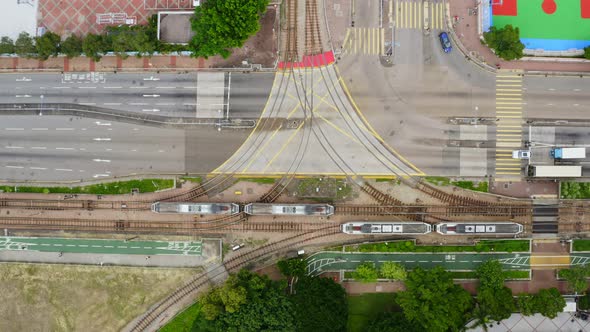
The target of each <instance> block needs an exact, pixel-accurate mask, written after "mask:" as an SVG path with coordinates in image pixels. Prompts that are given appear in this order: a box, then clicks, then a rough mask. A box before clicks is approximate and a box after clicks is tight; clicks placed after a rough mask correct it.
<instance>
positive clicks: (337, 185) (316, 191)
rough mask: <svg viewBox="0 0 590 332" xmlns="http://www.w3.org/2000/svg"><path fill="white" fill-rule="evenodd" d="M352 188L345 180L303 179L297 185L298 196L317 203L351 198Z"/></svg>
mask: <svg viewBox="0 0 590 332" xmlns="http://www.w3.org/2000/svg"><path fill="white" fill-rule="evenodd" d="M352 186H353V185H352V184H350V183H348V182H347V181H346V180H343V179H333V178H307V179H301V180H299V182H298V183H297V196H298V197H304V198H308V199H312V200H315V201H317V202H330V201H332V200H342V199H347V198H350V197H351V194H352Z"/></svg>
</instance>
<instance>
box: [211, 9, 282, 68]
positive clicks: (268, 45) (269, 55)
mask: <svg viewBox="0 0 590 332" xmlns="http://www.w3.org/2000/svg"><path fill="white" fill-rule="evenodd" d="M276 14H277V10H276V8H274V7H268V9H267V10H266V13H265V14H264V15H263V16H262V17H261V18H260V30H259V31H258V33H256V35H255V36H254V37H251V38H250V39H248V40H247V41H246V43H244V46H243V47H242V48H238V49H233V50H232V55H231V56H230V57H229V58H227V59H223V58H222V57H219V56H216V57H212V58H210V59H209V60H210V65H209V67H210V68H235V67H243V65H242V61H248V62H249V63H250V64H261V65H262V67H263V68H272V67H274V64H275V60H276V57H277V39H276V38H277V37H276V34H275V31H278V30H276V29H275V26H276V24H277V23H276V22H277V17H276Z"/></svg>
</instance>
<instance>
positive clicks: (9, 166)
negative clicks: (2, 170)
mask: <svg viewBox="0 0 590 332" xmlns="http://www.w3.org/2000/svg"><path fill="white" fill-rule="evenodd" d="M4 167H6V168H24V167H22V166H11V165H7V166H4Z"/></svg>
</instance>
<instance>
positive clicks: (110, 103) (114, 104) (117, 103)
mask: <svg viewBox="0 0 590 332" xmlns="http://www.w3.org/2000/svg"><path fill="white" fill-rule="evenodd" d="M103 105H121V103H104V104H103Z"/></svg>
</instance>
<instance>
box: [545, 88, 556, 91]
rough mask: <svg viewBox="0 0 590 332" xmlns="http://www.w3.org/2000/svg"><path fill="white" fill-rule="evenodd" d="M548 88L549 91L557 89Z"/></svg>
mask: <svg viewBox="0 0 590 332" xmlns="http://www.w3.org/2000/svg"><path fill="white" fill-rule="evenodd" d="M547 90H549V91H555V89H554V88H549V89H547Z"/></svg>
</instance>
